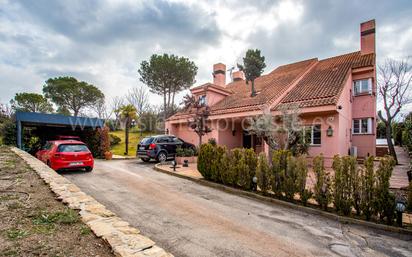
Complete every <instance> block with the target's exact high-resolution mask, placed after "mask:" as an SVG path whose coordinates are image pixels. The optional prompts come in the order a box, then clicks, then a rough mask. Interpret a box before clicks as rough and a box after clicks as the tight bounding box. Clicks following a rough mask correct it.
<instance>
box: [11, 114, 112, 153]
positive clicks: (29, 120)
mask: <svg viewBox="0 0 412 257" xmlns="http://www.w3.org/2000/svg"><path fill="white" fill-rule="evenodd" d="M103 126H104V120H102V119H97V118H87V117H74V116H66V115H60V114H45V113H37V112H16V127H17V146H18V147H19V148H20V149H24V145H23V143H22V142H23V140H22V138H23V132H24V130H25V129H30V130H31V131H33V134H35V135H36V136H38V137H39V138H40V140H41V142H42V143H45V142H46V141H48V140H54V139H56V138H57V136H59V135H64V136H66V135H67V136H79V137H80V138H85V137H87V135H88V134H90V132H91V131H94V130H96V129H97V128H101V127H103Z"/></svg>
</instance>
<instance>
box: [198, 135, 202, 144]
mask: <svg viewBox="0 0 412 257" xmlns="http://www.w3.org/2000/svg"><path fill="white" fill-rule="evenodd" d="M201 145H202V135H200V134H199V147H200V146H201Z"/></svg>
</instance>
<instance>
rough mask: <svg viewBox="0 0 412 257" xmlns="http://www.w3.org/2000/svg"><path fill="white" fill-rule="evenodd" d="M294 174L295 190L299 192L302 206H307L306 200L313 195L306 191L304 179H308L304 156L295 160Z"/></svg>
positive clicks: (308, 190)
mask: <svg viewBox="0 0 412 257" xmlns="http://www.w3.org/2000/svg"><path fill="white" fill-rule="evenodd" d="M296 172H297V175H298V177H297V182H296V183H297V189H298V191H299V195H300V200H301V201H302V204H303V205H304V206H306V205H307V203H308V200H309V199H310V198H311V197H312V195H313V193H312V191H310V189H306V179H307V177H308V165H307V163H306V156H305V155H302V156H299V157H297V158H296Z"/></svg>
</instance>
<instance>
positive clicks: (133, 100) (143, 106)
mask: <svg viewBox="0 0 412 257" xmlns="http://www.w3.org/2000/svg"><path fill="white" fill-rule="evenodd" d="M126 99H127V101H128V102H129V103H130V104H131V105H133V106H134V107H135V108H136V111H137V119H138V124H139V128H140V125H141V124H140V119H141V117H142V115H143V113H145V112H146V111H148V109H149V108H150V103H149V93H148V91H147V90H146V88H145V87H144V86H139V87H134V88H132V89H131V90H130V91H129V92H128V94H127V95H126ZM142 133H143V131H142V129H141V128H140V135H142Z"/></svg>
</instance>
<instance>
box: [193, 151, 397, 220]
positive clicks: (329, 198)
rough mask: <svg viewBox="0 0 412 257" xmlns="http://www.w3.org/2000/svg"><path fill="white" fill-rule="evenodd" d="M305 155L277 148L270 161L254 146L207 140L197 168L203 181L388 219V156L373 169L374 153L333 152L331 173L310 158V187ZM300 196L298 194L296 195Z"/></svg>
mask: <svg viewBox="0 0 412 257" xmlns="http://www.w3.org/2000/svg"><path fill="white" fill-rule="evenodd" d="M306 159H307V158H306V156H305V155H300V156H293V155H292V154H291V152H290V151H287V150H278V151H274V152H273V153H272V161H271V164H270V163H269V161H268V159H267V157H266V154H265V153H261V154H259V156H257V155H256V153H255V152H254V151H253V149H241V148H236V149H232V150H231V151H228V150H227V149H226V147H222V146H218V145H217V146H215V145H212V144H210V143H208V144H203V145H202V146H201V147H200V151H199V157H198V164H197V165H198V170H199V172H200V173H201V174H202V175H203V177H204V178H205V179H207V180H210V181H214V182H217V183H223V184H225V185H229V186H233V187H236V188H241V189H243V190H255V188H256V185H255V184H254V182H253V179H254V177H256V182H257V187H258V189H259V190H260V191H261V192H262V193H263V194H265V195H270V196H274V197H277V198H281V199H285V200H288V201H296V199H298V198H299V199H300V201H301V203H302V204H303V205H306V204H307V202H308V200H309V199H310V198H312V197H313V199H314V200H315V201H316V202H317V204H318V205H319V206H320V207H321V208H322V209H324V210H328V209H330V207H331V205H330V204H331V203H333V207H334V210H335V211H337V212H338V213H341V214H343V215H352V212H353V210H355V211H356V214H357V215H363V216H364V217H365V218H366V219H367V220H369V219H371V218H372V217H373V218H375V219H380V220H382V221H383V220H384V221H386V222H387V223H388V224H392V222H393V219H394V214H395V197H394V195H393V194H392V193H391V191H390V190H389V179H390V177H391V174H392V170H393V167H394V162H393V159H392V157H389V156H388V157H385V158H382V159H381V161H380V163H379V166H378V167H377V169H376V168H374V165H373V161H374V159H373V157H369V158H367V159H366V160H365V164H364V165H358V164H357V161H356V159H355V158H353V157H350V156H345V157H340V156H335V157H334V159H333V167H332V168H333V170H334V173H335V176H331V175H330V174H329V172H327V171H326V169H325V167H324V158H323V156H322V155H319V156H316V157H315V158H314V159H313V172H314V175H315V185H314V188H313V191H312V190H311V189H309V188H306V180H307V176H308V164H307V160H306ZM297 197H298V198H297Z"/></svg>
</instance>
